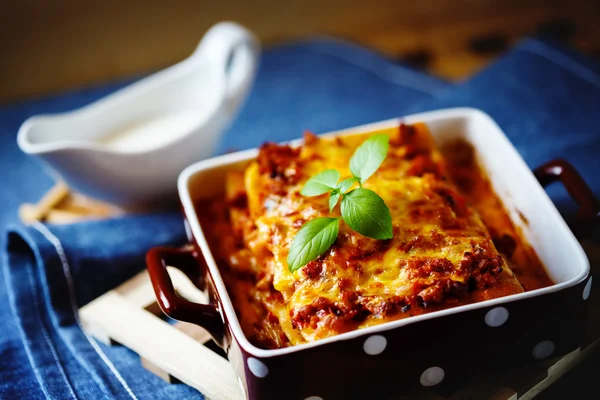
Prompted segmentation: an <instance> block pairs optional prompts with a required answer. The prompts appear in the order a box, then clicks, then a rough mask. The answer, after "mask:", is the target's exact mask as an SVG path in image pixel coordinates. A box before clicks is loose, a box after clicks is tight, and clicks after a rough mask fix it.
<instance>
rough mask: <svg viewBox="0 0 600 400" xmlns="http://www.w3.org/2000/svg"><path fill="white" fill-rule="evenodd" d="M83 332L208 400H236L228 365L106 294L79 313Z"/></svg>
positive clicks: (143, 312) (190, 339)
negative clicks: (127, 350)
mask: <svg viewBox="0 0 600 400" xmlns="http://www.w3.org/2000/svg"><path fill="white" fill-rule="evenodd" d="M80 318H81V321H82V324H83V326H84V329H86V330H87V331H88V332H90V333H91V334H92V335H93V336H95V337H98V334H100V335H101V336H102V337H109V338H110V339H112V340H114V341H116V342H117V343H120V344H122V345H124V346H127V347H128V348H130V349H131V350H133V351H134V352H136V353H137V354H139V355H140V356H141V357H143V358H145V359H146V360H148V361H149V362H150V363H152V364H154V365H155V366H160V370H162V371H164V372H165V373H166V374H169V375H171V376H176V377H177V379H179V380H180V381H181V382H183V383H185V384H188V385H190V386H192V387H194V388H196V389H198V390H200V391H201V392H202V393H203V394H204V395H206V396H207V397H209V398H213V399H222V400H241V399H242V398H243V394H242V392H241V390H240V388H239V386H238V384H237V381H236V377H235V375H234V373H233V370H232V369H231V366H230V365H229V363H228V362H227V360H225V359H224V358H222V357H220V356H219V355H217V354H216V353H214V352H213V351H211V350H210V349H208V348H207V347H205V346H204V345H202V344H201V343H199V342H198V341H197V340H196V339H194V338H193V337H190V336H189V335H188V334H187V333H186V332H184V331H182V330H180V329H176V328H174V327H173V326H171V325H169V324H168V323H167V322H165V321H163V320H161V319H160V318H157V317H156V316H154V315H152V314H151V313H150V312H148V311H146V310H144V309H143V308H140V307H139V306H138V305H137V304H135V303H134V302H132V301H129V300H128V299H127V298H126V297H124V296H122V295H121V294H119V293H118V292H117V291H114V290H113V291H110V292H108V293H106V294H104V295H102V296H100V297H99V298H97V299H96V300H94V301H93V302H91V303H90V304H88V305H86V306H85V307H83V308H82V309H81V310H80Z"/></svg>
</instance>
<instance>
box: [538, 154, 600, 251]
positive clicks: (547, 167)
mask: <svg viewBox="0 0 600 400" xmlns="http://www.w3.org/2000/svg"><path fill="white" fill-rule="evenodd" d="M533 173H534V175H535V177H536V178H537V180H538V181H539V182H540V184H541V185H542V186H543V187H546V186H548V185H549V184H551V183H553V182H561V183H562V184H563V185H564V187H565V189H567V192H568V193H569V195H570V196H571V198H572V199H573V200H575V202H576V203H577V204H578V205H579V211H578V212H577V216H576V218H575V220H574V221H571V222H570V223H569V225H570V227H571V229H572V230H573V233H574V234H575V235H576V236H577V237H578V238H579V239H583V238H585V237H586V236H587V235H589V234H590V233H591V232H592V230H593V228H594V227H595V226H597V224H598V222H600V202H599V201H598V199H597V198H596V196H594V192H592V189H590V187H589V186H588V185H587V183H585V181H584V180H583V178H582V177H581V175H580V174H579V172H577V170H576V169H575V167H574V166H573V165H572V164H571V163H569V162H568V161H566V160H563V159H556V160H552V161H548V162H547V163H545V164H544V165H541V166H540V167H538V168H536V169H535V170H534V171H533Z"/></svg>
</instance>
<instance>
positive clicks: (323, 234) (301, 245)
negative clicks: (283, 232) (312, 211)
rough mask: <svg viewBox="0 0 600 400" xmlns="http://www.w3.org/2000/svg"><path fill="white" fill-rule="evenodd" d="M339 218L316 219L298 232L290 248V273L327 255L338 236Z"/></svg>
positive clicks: (288, 261) (288, 260) (288, 259)
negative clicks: (322, 255) (324, 254)
mask: <svg viewBox="0 0 600 400" xmlns="http://www.w3.org/2000/svg"><path fill="white" fill-rule="evenodd" d="M339 226H340V223H339V221H338V218H315V219H312V220H310V221H308V222H307V223H305V224H304V225H302V228H300V230H299V231H298V233H297V234H296V236H295V237H294V241H293V242H292V246H291V247H290V252H289V254H288V258H287V263H288V269H289V270H290V272H294V271H295V270H297V269H298V268H301V267H303V266H304V265H306V264H307V263H308V262H310V261H312V260H314V259H315V258H317V257H319V256H320V255H321V254H323V253H325V252H326V251H327V250H328V249H329V248H330V247H331V245H332V244H333V242H335V239H336V238H337V236H338V232H339Z"/></svg>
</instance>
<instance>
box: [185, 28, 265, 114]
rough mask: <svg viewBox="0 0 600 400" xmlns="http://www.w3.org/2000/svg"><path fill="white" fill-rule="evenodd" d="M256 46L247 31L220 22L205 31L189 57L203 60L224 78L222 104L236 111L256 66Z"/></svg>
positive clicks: (254, 39)
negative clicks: (224, 90)
mask: <svg viewBox="0 0 600 400" xmlns="http://www.w3.org/2000/svg"><path fill="white" fill-rule="evenodd" d="M259 54H260V44H259V41H258V39H257V38H256V36H254V34H252V33H251V32H250V31H248V30H247V29H245V28H244V27H242V26H241V25H238V24H236V23H233V22H221V23H218V24H216V25H214V26H213V27H212V28H210V29H209V30H208V32H206V34H205V35H204V37H203V38H202V40H201V41H200V44H198V47H197V48H196V50H195V51H194V54H193V55H192V57H191V58H194V57H196V56H198V57H199V58H204V59H207V60H209V61H211V63H214V65H216V66H217V68H218V69H220V70H221V71H222V72H223V74H224V75H225V79H226V93H225V103H226V105H227V106H228V107H229V110H231V111H234V110H236V108H237V106H238V105H239V103H241V102H242V101H243V100H244V99H245V98H246V94H247V92H248V90H249V89H250V86H251V85H252V82H253V81H254V75H255V74H256V69H257V66H258V58H259Z"/></svg>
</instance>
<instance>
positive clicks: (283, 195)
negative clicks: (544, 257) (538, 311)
mask: <svg viewBox="0 0 600 400" xmlns="http://www.w3.org/2000/svg"><path fill="white" fill-rule="evenodd" d="M375 133H378V134H381V133H383V134H386V135H389V137H390V146H389V151H388V155H387V158H386V159H385V161H384V162H383V164H382V165H381V167H380V168H379V169H378V170H377V172H375V174H374V175H373V176H372V177H370V178H369V180H368V181H366V183H365V184H364V187H365V188H367V189H371V190H373V191H375V192H376V193H377V194H378V195H379V196H381V197H382V198H383V200H384V201H385V203H386V204H387V206H388V207H389V209H390V213H391V216H392V224H393V238H392V239H390V240H375V239H370V238H368V237H365V236H362V235H360V234H359V233H357V232H355V231H353V230H352V229H350V228H349V227H348V226H347V225H346V224H345V223H343V222H340V233H339V236H338V238H337V240H336V242H335V243H334V244H333V246H332V247H331V248H330V249H329V250H328V251H327V252H325V253H324V254H323V255H322V256H320V257H319V258H317V259H316V260H314V261H311V262H309V263H308V264H307V265H305V266H304V267H302V268H300V269H298V270H296V271H294V272H293V273H292V272H290V271H289V269H288V264H287V261H286V260H287V256H288V252H289V250H290V246H291V243H292V240H293V238H294V236H295V235H296V233H297V232H298V230H299V229H300V228H301V227H302V225H303V224H304V223H305V222H307V221H309V220H311V219H313V218H318V217H332V216H333V217H335V216H339V208H338V209H335V210H334V211H333V212H332V213H330V211H329V207H328V196H327V195H326V194H325V195H322V196H316V197H304V196H302V195H301V194H300V191H301V189H302V187H303V186H304V184H305V183H306V181H307V180H308V179H309V178H310V177H311V176H314V175H315V174H317V173H319V172H321V171H323V170H326V169H332V168H333V169H336V170H338V171H339V172H340V173H341V177H342V179H344V178H347V177H350V176H351V173H350V170H349V167H348V164H349V160H350V157H351V156H352V154H353V153H354V151H355V150H356V148H357V147H358V146H359V145H360V144H361V143H362V142H363V141H364V140H365V139H366V138H367V137H368V135H370V134H375ZM447 176H448V174H447V171H446V167H445V164H444V160H443V158H442V156H441V154H440V152H439V151H438V149H437V148H436V146H435V144H434V142H433V139H432V137H431V136H430V134H429V132H428V130H427V127H426V126H425V125H424V124H415V125H401V126H400V127H399V128H396V129H388V130H384V131H377V132H372V133H369V134H357V135H352V136H343V137H339V136H338V137H327V138H325V137H323V138H318V137H316V136H314V135H312V134H307V135H305V143H304V144H303V145H302V146H298V147H293V146H289V145H277V144H272V143H267V144H265V145H263V146H262V147H261V149H260V152H259V155H258V158H257V159H256V161H254V162H252V163H251V164H250V165H249V166H248V167H247V168H246V169H245V170H244V171H240V172H239V173H232V174H230V175H229V176H228V178H227V179H228V181H227V204H228V210H229V211H228V212H229V223H230V225H231V229H232V231H231V232H232V234H231V237H230V238H228V239H227V240H226V242H227V241H229V242H231V246H229V248H228V249H223V251H224V252H226V253H227V255H226V256H225V257H224V258H226V261H227V264H228V266H229V268H231V270H233V271H234V272H235V273H238V274H244V275H246V276H252V277H253V280H252V282H254V283H253V284H252V285H250V286H251V287H250V286H249V285H247V284H246V285H245V286H243V287H242V288H241V289H240V288H237V289H236V288H231V289H230V290H231V291H232V292H233V293H232V296H233V297H234V302H238V304H245V306H242V305H238V313H239V314H240V319H241V320H242V325H243V327H244V329H245V330H255V331H256V329H258V327H260V329H263V330H264V329H266V330H267V331H268V332H266V333H265V332H262V333H260V334H259V335H262V336H261V337H262V338H263V339H264V338H265V337H267V338H270V340H272V343H275V346H282V345H287V344H298V343H304V342H309V341H313V340H317V339H321V338H325V337H329V336H332V335H336V334H339V333H342V332H347V331H350V330H353V329H357V328H364V327H368V326H372V325H376V324H381V323H384V322H388V321H392V320H396V319H400V318H406V317H409V316H413V315H418V314H422V313H425V312H430V311H434V310H440V309H445V308H449V307H454V306H457V305H462V304H467V303H472V302H477V301H482V300H486V299H491V298H495V297H500V296H506V295H509V294H514V293H520V292H522V291H523V288H522V287H521V285H520V284H519V282H518V281H517V279H516V278H515V276H514V275H513V273H512V272H511V270H510V269H509V267H508V265H507V263H506V261H505V260H504V259H503V257H502V256H501V255H500V254H499V253H498V251H497V250H496V248H495V246H494V244H493V242H492V239H491V237H490V234H489V232H488V230H487V229H486V227H485V225H484V224H483V222H482V220H481V218H480V217H479V215H478V214H477V213H476V212H475V211H474V210H473V209H472V208H471V207H470V206H469V205H468V204H467V201H466V199H465V198H464V197H463V196H461V195H460V194H459V192H458V191H457V190H456V188H455V187H454V186H453V185H452V184H451V183H450V180H449V179H448V178H447ZM238 286H239V285H238ZM240 299H241V300H240ZM239 302H241V303H239ZM252 307H255V308H256V307H258V308H260V307H263V309H264V312H262V314H261V312H257V311H256V310H250V308H252ZM249 318H250V319H251V320H249ZM246 333H247V334H248V335H249V336H251V337H252V336H256V332H246Z"/></svg>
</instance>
